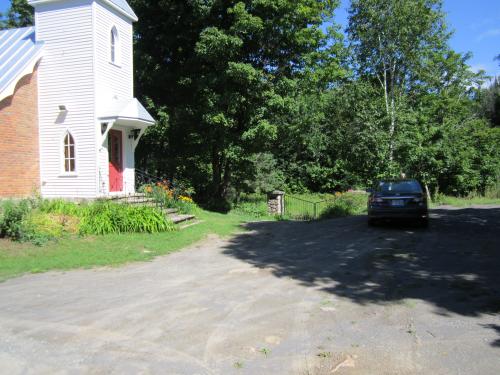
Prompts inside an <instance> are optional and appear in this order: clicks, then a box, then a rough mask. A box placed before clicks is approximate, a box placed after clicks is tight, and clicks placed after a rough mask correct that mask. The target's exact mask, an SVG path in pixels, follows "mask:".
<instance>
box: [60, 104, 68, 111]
mask: <svg viewBox="0 0 500 375" xmlns="http://www.w3.org/2000/svg"><path fill="white" fill-rule="evenodd" d="M59 111H60V112H68V109H67V108H66V106H65V105H60V106H59Z"/></svg>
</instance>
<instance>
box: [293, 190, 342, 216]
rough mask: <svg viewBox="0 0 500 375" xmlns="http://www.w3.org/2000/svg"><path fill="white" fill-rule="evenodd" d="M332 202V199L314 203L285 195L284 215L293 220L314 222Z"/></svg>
mask: <svg viewBox="0 0 500 375" xmlns="http://www.w3.org/2000/svg"><path fill="white" fill-rule="evenodd" d="M333 201H334V198H331V199H325V200H321V201H316V202H314V201H310V200H307V199H303V198H300V197H297V196H293V195H288V194H286V195H285V207H284V213H285V216H286V217H289V218H291V219H295V220H316V219H318V218H319V217H320V216H321V214H322V213H323V212H324V211H325V210H326V209H327V208H328V207H329V205H331V203H332V202H333Z"/></svg>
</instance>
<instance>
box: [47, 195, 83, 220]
mask: <svg viewBox="0 0 500 375" xmlns="http://www.w3.org/2000/svg"><path fill="white" fill-rule="evenodd" d="M82 207H83V206H82V205H79V204H77V203H74V202H70V201H68V200H64V199H45V200H42V201H40V202H39V204H38V208H39V209H40V211H41V212H45V213H53V214H61V215H71V216H80V214H81V212H82Z"/></svg>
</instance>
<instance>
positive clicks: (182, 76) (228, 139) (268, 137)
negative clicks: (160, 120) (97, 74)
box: [132, 0, 338, 202]
mask: <svg viewBox="0 0 500 375" xmlns="http://www.w3.org/2000/svg"><path fill="white" fill-rule="evenodd" d="M132 5H133V6H134V8H135V10H136V12H137V13H138V15H139V17H140V18H142V19H153V18H154V19H156V20H159V21H158V22H155V23H139V25H138V28H137V32H136V44H137V51H136V57H137V60H136V66H137V73H138V74H137V75H136V77H137V80H138V87H139V90H140V92H141V93H142V94H143V95H147V96H148V97H150V98H151V100H152V102H154V103H155V104H156V105H157V106H158V105H161V106H165V108H166V111H167V112H168V113H169V118H170V123H169V127H168V128H166V127H164V128H163V134H162V135H161V138H164V139H169V141H168V142H164V143H165V144H167V143H168V144H169V145H170V146H172V148H171V150H170V151H169V152H170V155H169V157H168V159H169V161H168V162H167V163H166V164H165V165H157V166H156V169H157V170H159V171H161V172H164V173H166V174H169V175H179V174H184V173H185V174H186V175H185V176H186V177H189V178H191V177H193V176H197V177H195V178H196V180H197V181H195V185H196V188H197V191H198V193H199V194H200V195H202V196H205V197H206V198H212V200H214V201H216V202H220V201H224V200H225V198H226V197H227V195H228V191H229V187H230V185H231V184H232V183H233V184H237V183H238V181H236V180H237V179H241V178H243V177H244V175H245V174H246V173H251V171H252V165H253V160H254V159H252V158H253V155H254V154H256V153H260V152H262V151H265V150H266V149H270V148H271V145H272V144H273V142H274V141H275V140H276V139H277V138H276V137H277V134H278V124H277V123H276V122H275V121H274V120H275V118H276V114H277V113H280V112H281V111H282V110H283V106H284V105H285V101H286V98H285V97H286V94H287V93H286V91H283V90H282V88H283V87H284V86H286V85H287V83H286V82H287V80H294V79H298V78H299V77H301V76H303V75H304V74H306V73H307V67H308V66H310V65H311V64H312V63H313V62H315V61H318V60H320V59H324V58H325V53H326V52H325V51H326V50H328V46H327V42H328V40H327V38H326V35H325V34H324V33H323V32H322V31H321V28H320V26H321V25H322V23H323V21H324V20H325V18H328V17H329V16H330V15H331V14H332V12H333V10H334V9H335V7H336V6H337V5H338V4H337V1H334V0H322V1H317V0H299V1H292V0H283V1H279V2H276V1H274V0H246V1H239V2H238V1H216V0H210V1H206V0H193V1H189V2H186V1H174V0H170V1H168V0H167V1H162V2H158V3H154V4H152V3H151V2H149V1H143V0H142V1H140V0H136V1H133V2H132ZM157 141H158V140H157V139H151V138H150V137H148V138H146V147H147V143H148V142H157ZM160 152H161V151H160ZM163 152H165V150H163ZM139 159H140V158H139Z"/></svg>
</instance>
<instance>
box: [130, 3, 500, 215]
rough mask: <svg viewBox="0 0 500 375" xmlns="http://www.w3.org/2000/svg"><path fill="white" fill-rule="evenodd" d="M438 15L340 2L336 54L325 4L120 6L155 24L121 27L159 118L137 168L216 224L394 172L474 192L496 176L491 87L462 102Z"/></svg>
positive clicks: (459, 71) (412, 7) (417, 8)
mask: <svg viewBox="0 0 500 375" xmlns="http://www.w3.org/2000/svg"><path fill="white" fill-rule="evenodd" d="M442 3H443V2H442V0H401V1H396V2H395V1H393V0H353V1H352V2H351V5H350V12H349V26H348V48H346V43H345V42H344V40H343V35H342V33H341V32H340V30H339V27H338V26H337V25H336V24H335V23H331V27H329V28H327V29H326V30H325V31H323V30H324V29H325V28H324V27H322V26H324V25H325V22H327V21H331V20H332V19H333V17H334V11H335V9H336V7H337V6H338V1H327V0H321V1H311V0H300V1H292V0H283V1H274V0H244V1H243V0H242V1H237V2H220V1H212V0H211V1H201V0H200V1H190V2H180V1H175V0H166V1H162V2H156V3H155V2H148V1H145V0H132V1H131V5H132V6H133V7H134V9H135V10H136V12H137V13H138V15H139V17H140V18H142V19H153V18H154V19H157V20H160V21H158V22H155V23H154V24H151V23H148V22H145V23H139V24H138V25H137V32H136V39H135V42H136V54H135V56H136V59H137V60H136V64H135V66H136V78H137V82H138V90H139V92H140V94H141V95H142V96H143V97H144V98H145V99H146V100H145V101H146V103H147V105H148V109H150V110H151V111H152V112H154V113H156V114H157V118H159V124H158V126H156V127H154V128H151V129H150V130H148V133H147V135H146V136H145V138H144V141H143V142H141V145H140V146H139V149H138V153H137V154H138V155H137V160H138V164H139V165H140V166H141V168H142V169H145V170H146V169H147V170H150V171H152V172H153V173H157V174H159V175H167V176H172V177H175V178H179V179H182V180H187V181H189V182H190V183H191V184H192V185H193V186H194V187H195V190H196V192H197V194H196V200H197V202H201V203H203V204H204V206H205V207H211V208H213V209H217V210H220V211H228V210H229V209H230V208H231V204H232V203H233V202H238V197H239V196H240V195H241V194H242V193H252V192H257V193H261V192H266V191H269V190H274V189H277V188H280V189H284V190H286V191H290V192H293V193H304V192H325V193H328V192H334V191H346V190H348V189H349V188H352V187H355V186H367V185H371V184H373V182H374V181H375V180H377V179H380V178H385V177H389V176H391V177H396V176H399V175H400V174H401V173H405V174H406V175H407V176H408V177H414V178H417V179H419V180H421V181H422V182H423V184H425V185H426V186H427V187H428V188H429V190H430V191H431V192H432V193H433V194H435V193H436V192H443V193H445V194H449V195H467V194H469V193H471V192H477V193H479V194H485V193H486V191H487V190H488V189H489V187H490V186H491V185H492V184H494V182H495V177H496V174H497V173H498V170H499V169H500V167H499V163H500V155H499V151H498V150H499V149H500V146H499V142H498V132H497V131H495V130H494V129H492V128H494V127H495V126H496V127H497V128H498V126H497V125H498V124H497V121H496V120H497V117H498V116H496V113H495V112H496V97H497V96H498V95H497V92H496V91H498V90H497V88H498V85H497V83H495V84H494V85H493V86H492V87H491V88H490V89H484V90H479V89H478V87H480V85H481V84H482V83H483V81H484V76H483V75H482V74H476V73H473V72H472V71H471V69H470V67H469V65H468V59H469V58H470V55H469V54H460V53H457V52H456V51H454V50H453V49H452V48H451V47H450V45H449V40H450V35H451V32H450V31H449V28H448V26H447V22H446V21H447V20H446V14H445V12H444V11H443V4H442ZM174 203H175V202H172V203H169V204H174ZM244 210H245V211H253V210H254V208H252V207H250V206H249V207H245V208H244Z"/></svg>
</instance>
